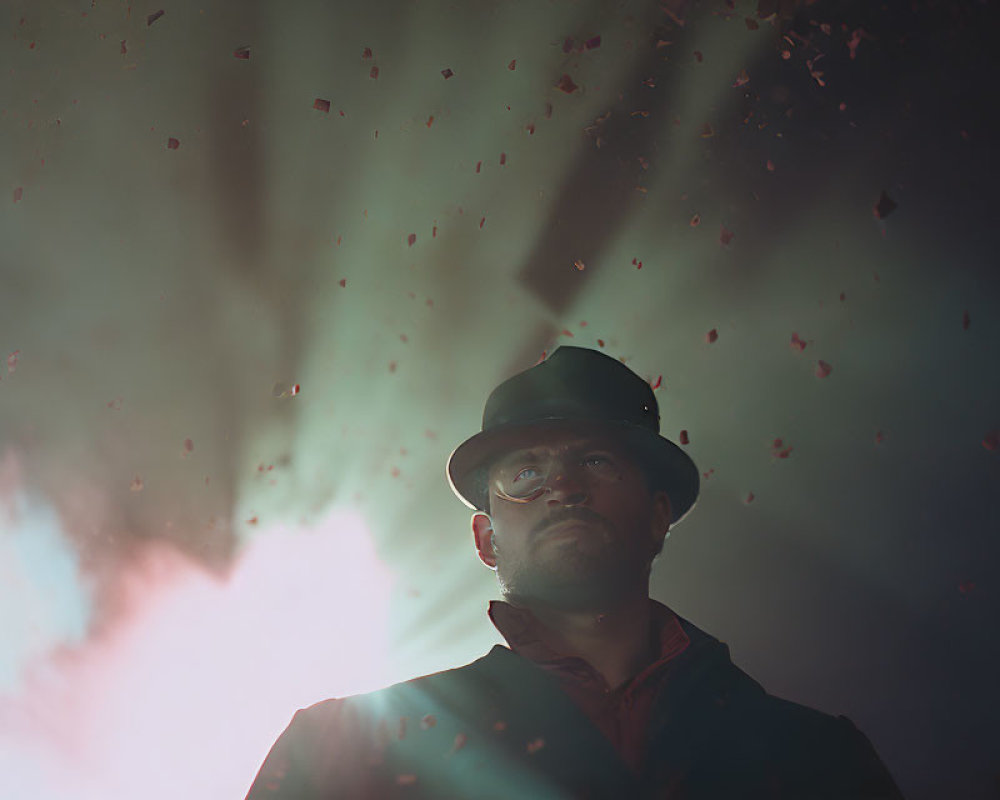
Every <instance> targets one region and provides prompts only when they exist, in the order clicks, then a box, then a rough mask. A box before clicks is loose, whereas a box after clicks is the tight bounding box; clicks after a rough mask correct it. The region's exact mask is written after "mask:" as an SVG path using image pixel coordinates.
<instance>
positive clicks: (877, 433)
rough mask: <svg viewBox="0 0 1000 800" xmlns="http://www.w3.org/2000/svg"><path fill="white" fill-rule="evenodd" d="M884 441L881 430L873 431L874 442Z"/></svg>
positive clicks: (880, 442)
mask: <svg viewBox="0 0 1000 800" xmlns="http://www.w3.org/2000/svg"><path fill="white" fill-rule="evenodd" d="M884 441H885V434H884V433H882V431H875V444H882V442H884Z"/></svg>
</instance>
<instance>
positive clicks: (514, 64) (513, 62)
mask: <svg viewBox="0 0 1000 800" xmlns="http://www.w3.org/2000/svg"><path fill="white" fill-rule="evenodd" d="M507 69H509V70H510V71H511V72H513V71H514V70H515V69H517V59H516V58H512V59H511V60H510V63H509V64H508V65H507Z"/></svg>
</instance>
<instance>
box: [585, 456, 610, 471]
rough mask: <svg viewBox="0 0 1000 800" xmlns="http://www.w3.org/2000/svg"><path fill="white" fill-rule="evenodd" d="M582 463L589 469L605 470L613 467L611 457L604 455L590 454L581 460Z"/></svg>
mask: <svg viewBox="0 0 1000 800" xmlns="http://www.w3.org/2000/svg"><path fill="white" fill-rule="evenodd" d="M583 463H584V464H585V465H586V466H588V467H590V468H591V469H606V468H608V467H613V466H614V461H612V460H611V457H610V456H607V455H604V453H591V454H590V455H589V456H587V457H586V458H585V459H583Z"/></svg>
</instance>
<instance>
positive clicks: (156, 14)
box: [146, 8, 165, 27]
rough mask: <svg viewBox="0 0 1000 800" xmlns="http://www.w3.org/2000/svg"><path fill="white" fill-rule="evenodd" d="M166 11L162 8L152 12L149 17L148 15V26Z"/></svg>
mask: <svg viewBox="0 0 1000 800" xmlns="http://www.w3.org/2000/svg"><path fill="white" fill-rule="evenodd" d="M164 13H165V12H164V11H163V9H162V8H161V9H160V10H159V11H154V12H153V13H152V14H150V15H149V16H148V17H146V27H149V26H150V25H152V24H153V23H154V22H156V20H158V19H159V18H160V17H162V16H163V14H164Z"/></svg>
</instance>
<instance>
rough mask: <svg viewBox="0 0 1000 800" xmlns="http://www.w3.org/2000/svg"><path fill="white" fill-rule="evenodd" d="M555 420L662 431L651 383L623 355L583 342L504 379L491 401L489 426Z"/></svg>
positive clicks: (485, 422)
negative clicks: (614, 355) (623, 360)
mask: <svg viewBox="0 0 1000 800" xmlns="http://www.w3.org/2000/svg"><path fill="white" fill-rule="evenodd" d="M555 419H566V420H580V421H582V422H586V421H593V422H615V423H626V424H630V425H637V426H640V427H643V428H648V429H649V430H651V431H653V432H654V433H659V430H660V415H659V406H658V405H657V402H656V397H655V396H654V395H653V390H652V389H651V388H650V386H649V384H648V383H647V382H646V381H644V380H643V379H642V378H640V377H639V376H638V375H636V374H635V373H634V372H633V371H632V370H630V369H629V368H628V367H626V366H625V365H624V364H622V363H621V362H620V361H618V360H617V359H615V358H611V357H610V356H606V355H604V354H603V353H599V352H597V351H596V350H589V349H587V348H583V347H567V346H563V347H560V348H559V349H557V350H556V351H555V352H554V353H553V354H552V355H551V356H550V357H549V358H548V359H546V360H545V361H542V362H541V363H539V364H536V365H535V366H533V367H531V368H529V369H527V370H524V371H523V372H520V373H518V374H517V375H515V376H513V377H512V378H509V379H508V380H506V381H504V382H503V383H501V384H500V385H499V386H498V387H497V388H496V389H494V390H493V392H492V393H491V394H490V396H489V399H488V400H487V401H486V407H485V409H484V411H483V431H488V430H491V429H493V428H496V427H499V426H506V425H514V424H527V423H533V422H544V421H545V420H555Z"/></svg>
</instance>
